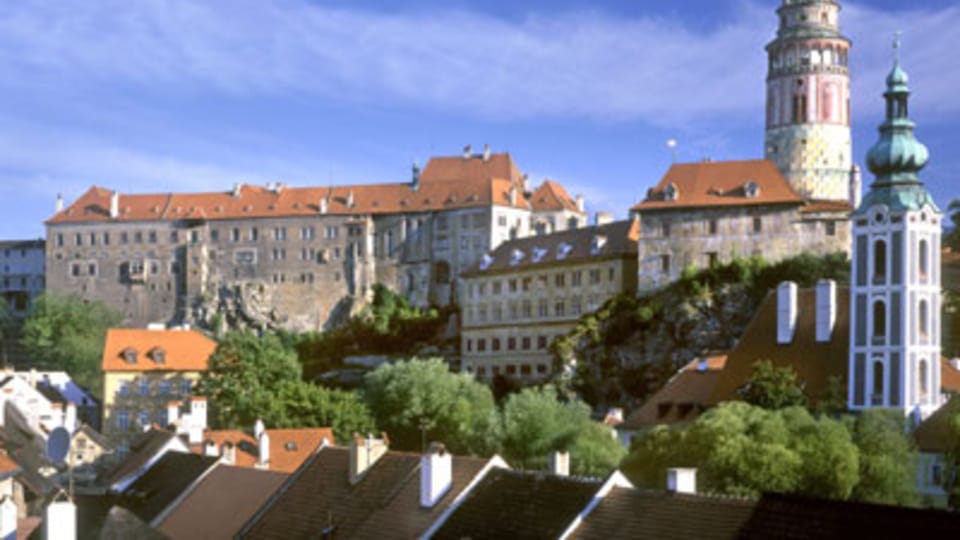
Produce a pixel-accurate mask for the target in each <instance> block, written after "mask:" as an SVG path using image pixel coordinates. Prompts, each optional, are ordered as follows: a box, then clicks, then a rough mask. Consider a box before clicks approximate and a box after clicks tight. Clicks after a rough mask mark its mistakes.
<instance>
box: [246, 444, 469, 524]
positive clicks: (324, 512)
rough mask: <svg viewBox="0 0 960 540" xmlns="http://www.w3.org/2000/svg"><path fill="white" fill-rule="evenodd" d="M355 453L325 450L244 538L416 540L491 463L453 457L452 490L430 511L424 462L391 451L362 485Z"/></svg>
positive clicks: (281, 491)
mask: <svg viewBox="0 0 960 540" xmlns="http://www.w3.org/2000/svg"><path fill="white" fill-rule="evenodd" d="M349 455H350V451H349V449H347V448H338V447H331V446H325V447H323V448H321V449H320V450H319V451H317V453H316V454H314V455H313V456H311V458H310V459H309V460H308V461H307V462H306V463H304V465H303V467H301V468H300V469H299V470H297V472H296V473H294V474H293V475H292V476H290V478H289V479H288V480H287V481H286V482H285V483H284V484H283V486H281V488H280V489H279V490H278V491H277V493H276V494H275V495H274V496H273V497H271V499H270V500H269V501H268V502H267V504H266V505H264V507H263V508H261V510H260V512H259V513H258V514H257V515H256V516H254V517H253V519H251V520H250V521H249V522H248V523H247V524H246V525H245V526H244V528H243V529H242V530H241V532H240V533H239V535H240V536H242V537H244V538H284V539H285V538H305V537H315V536H317V535H318V534H319V532H320V531H321V530H323V529H324V528H327V527H330V526H332V527H334V534H335V537H337V538H353V537H370V538H382V537H385V536H386V537H395V538H413V537H416V536H419V535H420V534H423V533H424V532H425V531H426V530H427V529H428V528H429V526H430V525H431V524H432V523H433V522H434V520H436V519H437V517H439V516H440V514H441V513H442V512H443V511H444V510H445V509H446V508H447V507H448V506H449V505H450V503H451V502H452V501H453V499H454V498H455V497H456V496H457V494H458V493H460V491H462V490H463V489H464V487H466V485H467V484H469V483H470V481H471V480H473V478H474V477H475V476H476V474H477V473H478V472H479V471H480V470H481V469H482V468H483V467H484V465H485V464H486V463H487V461H488V460H482V459H476V458H464V457H458V456H453V464H452V486H451V488H450V490H449V491H448V492H447V493H446V494H445V495H444V496H443V497H442V498H441V499H440V501H439V502H438V503H437V504H436V505H435V506H433V507H432V508H430V509H424V508H420V506H419V484H420V482H419V480H420V478H419V477H420V475H419V470H420V456H419V455H417V454H408V453H401V452H392V451H389V452H387V453H386V454H384V455H383V456H381V457H380V459H378V460H377V461H376V463H374V464H373V465H372V466H371V467H370V469H368V470H367V472H366V473H365V474H364V476H363V477H362V479H361V480H360V481H359V482H357V483H356V484H355V485H351V484H350V481H349V478H348V471H349V460H350V457H349Z"/></svg>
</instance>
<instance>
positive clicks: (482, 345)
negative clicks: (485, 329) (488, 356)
mask: <svg viewBox="0 0 960 540" xmlns="http://www.w3.org/2000/svg"><path fill="white" fill-rule="evenodd" d="M486 350H487V340H485V339H483V338H481V339H478V340H477V352H486Z"/></svg>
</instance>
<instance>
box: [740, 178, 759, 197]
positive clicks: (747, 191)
mask: <svg viewBox="0 0 960 540" xmlns="http://www.w3.org/2000/svg"><path fill="white" fill-rule="evenodd" d="M743 195H744V196H745V197H746V198H748V199H756V198H757V195H760V186H758V185H757V183H756V182H754V181H753V180H748V181H747V183H746V184H744V185H743Z"/></svg>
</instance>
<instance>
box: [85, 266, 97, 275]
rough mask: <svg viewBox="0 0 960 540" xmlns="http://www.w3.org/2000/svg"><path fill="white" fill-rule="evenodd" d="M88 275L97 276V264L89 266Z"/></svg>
mask: <svg viewBox="0 0 960 540" xmlns="http://www.w3.org/2000/svg"><path fill="white" fill-rule="evenodd" d="M87 275H90V276H95V275H97V263H90V264H88V265H87Z"/></svg>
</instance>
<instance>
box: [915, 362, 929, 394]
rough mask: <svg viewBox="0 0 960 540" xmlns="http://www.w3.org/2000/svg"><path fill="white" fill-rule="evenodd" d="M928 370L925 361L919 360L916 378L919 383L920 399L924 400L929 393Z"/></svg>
mask: <svg viewBox="0 0 960 540" xmlns="http://www.w3.org/2000/svg"><path fill="white" fill-rule="evenodd" d="M929 371H930V370H929V369H928V368H927V361H926V360H920V365H919V366H918V367H917V378H918V379H919V382H920V397H921V398H922V399H926V397H927V395H928V394H929V392H930V381H928V380H927V377H928V376H929V373H928V372H929Z"/></svg>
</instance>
